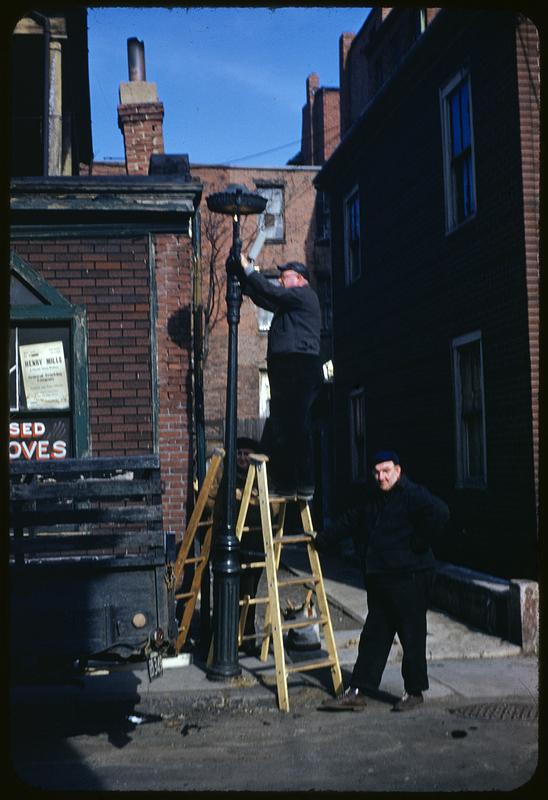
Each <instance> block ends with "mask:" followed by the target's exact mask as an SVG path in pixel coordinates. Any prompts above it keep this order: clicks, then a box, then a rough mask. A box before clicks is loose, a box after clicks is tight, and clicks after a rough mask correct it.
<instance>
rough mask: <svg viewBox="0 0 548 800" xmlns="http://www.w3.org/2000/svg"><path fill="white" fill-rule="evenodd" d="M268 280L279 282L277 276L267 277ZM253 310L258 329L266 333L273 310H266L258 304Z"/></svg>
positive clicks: (270, 322)
mask: <svg viewBox="0 0 548 800" xmlns="http://www.w3.org/2000/svg"><path fill="white" fill-rule="evenodd" d="M268 280H269V281H270V283H279V281H278V278H269V279H268ZM255 310H256V313H257V325H258V327H259V331H260V332H261V333H267V332H268V331H269V330H270V325H271V324H272V317H273V316H274V312H273V311H267V309H266V308H261V307H260V306H256V307H255Z"/></svg>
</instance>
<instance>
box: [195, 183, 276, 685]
mask: <svg viewBox="0 0 548 800" xmlns="http://www.w3.org/2000/svg"><path fill="white" fill-rule="evenodd" d="M206 202H207V207H208V208H209V210H210V211H212V212H214V213H216V214H226V215H230V216H231V217H232V248H231V250H230V254H229V256H228V258H227V260H226V274H227V284H226V285H227V289H226V304H227V321H228V363H227V382H226V410H225V463H224V470H223V481H222V487H221V491H222V498H221V499H222V518H221V526H220V528H219V529H218V531H217V533H216V535H215V541H214V545H213V661H212V663H211V665H210V666H209V668H208V672H207V677H208V678H209V679H210V680H224V679H226V678H231V677H235V676H237V675H240V673H241V669H240V665H239V663H238V617H239V614H238V611H239V588H240V561H239V543H238V540H237V538H236V535H235V517H236V513H235V512H236V424H237V423H236V420H237V399H238V393H237V385H238V384H237V377H238V324H239V322H240V306H241V304H242V290H241V287H240V282H239V280H238V277H237V275H236V271H235V265H236V264H239V261H240V254H241V250H242V240H241V238H240V218H241V217H242V216H247V215H249V214H261V213H262V212H263V211H264V209H265V207H266V198H264V197H261V195H259V194H257V193H256V192H252V191H250V190H249V189H248V188H247V187H246V186H243V185H242V184H236V183H232V184H230V185H229V186H227V187H226V189H225V190H224V191H222V192H217V193H215V194H211V195H209V197H207V198H206Z"/></svg>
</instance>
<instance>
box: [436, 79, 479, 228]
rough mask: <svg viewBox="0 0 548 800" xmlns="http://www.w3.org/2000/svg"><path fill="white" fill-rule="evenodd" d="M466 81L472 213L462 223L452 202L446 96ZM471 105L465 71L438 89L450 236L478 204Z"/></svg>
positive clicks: (470, 86) (470, 89) (473, 216)
mask: <svg viewBox="0 0 548 800" xmlns="http://www.w3.org/2000/svg"><path fill="white" fill-rule="evenodd" d="M464 80H466V81H467V82H468V98H469V101H470V150H471V157H472V196H473V201H474V211H473V212H472V214H470V215H469V216H468V217H466V219H464V220H463V221H462V222H457V221H456V210H455V207H454V202H453V189H452V181H451V178H452V175H451V120H450V117H449V103H448V102H447V97H448V95H450V94H451V92H452V91H453V89H455V88H456V86H458V84H459V83H461V82H462V81H464ZM472 106H473V104H472V85H471V81H470V72H469V70H467V69H460V70H459V71H458V72H457V73H456V74H455V75H454V76H453V77H452V78H451V80H450V81H448V82H447V83H446V84H444V86H442V88H441V89H440V113H441V136H442V149H443V153H442V156H443V185H444V196H445V233H446V235H447V234H450V233H453V231H456V230H458V229H459V228H461V227H462V226H463V225H466V224H467V223H468V222H470V220H472V219H474V218H475V217H476V214H477V209H478V203H477V195H476V154H475V147H474V112H473V107H472Z"/></svg>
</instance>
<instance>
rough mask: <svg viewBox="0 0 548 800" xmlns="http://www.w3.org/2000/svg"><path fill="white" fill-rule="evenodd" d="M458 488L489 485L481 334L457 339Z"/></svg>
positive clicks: (456, 424) (455, 348)
mask: <svg viewBox="0 0 548 800" xmlns="http://www.w3.org/2000/svg"><path fill="white" fill-rule="evenodd" d="M452 354H453V381H454V397H455V436H456V478H457V488H467V487H469V488H485V487H486V486H487V465H486V435H485V401H484V388H483V355H482V346H481V333H480V332H475V333H471V334H469V335H467V336H461V337H459V338H458V339H454V340H453V343H452Z"/></svg>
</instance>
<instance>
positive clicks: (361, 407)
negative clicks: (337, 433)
mask: <svg viewBox="0 0 548 800" xmlns="http://www.w3.org/2000/svg"><path fill="white" fill-rule="evenodd" d="M349 400H350V452H351V470H352V480H353V481H360V482H361V481H365V479H366V468H367V465H366V451H365V390H364V389H363V388H360V389H355V390H354V391H352V392H351V393H350V398H349Z"/></svg>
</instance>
